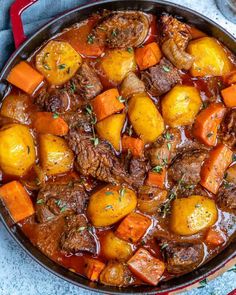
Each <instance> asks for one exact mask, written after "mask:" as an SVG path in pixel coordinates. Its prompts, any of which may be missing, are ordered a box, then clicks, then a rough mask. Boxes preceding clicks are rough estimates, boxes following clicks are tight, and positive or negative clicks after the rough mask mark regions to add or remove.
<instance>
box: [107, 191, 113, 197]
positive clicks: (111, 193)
mask: <svg viewBox="0 0 236 295" xmlns="http://www.w3.org/2000/svg"><path fill="white" fill-rule="evenodd" d="M105 195H106V196H110V195H114V193H113V192H105Z"/></svg>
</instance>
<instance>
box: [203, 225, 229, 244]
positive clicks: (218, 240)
mask: <svg viewBox="0 0 236 295" xmlns="http://www.w3.org/2000/svg"><path fill="white" fill-rule="evenodd" d="M206 242H207V244H210V245H214V246H219V245H221V244H223V243H224V242H225V239H224V237H223V233H222V232H219V231H218V230H216V229H214V228H210V229H209V230H208V232H207V235H206Z"/></svg>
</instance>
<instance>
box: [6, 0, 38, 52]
mask: <svg viewBox="0 0 236 295" xmlns="http://www.w3.org/2000/svg"><path fill="white" fill-rule="evenodd" d="M37 1H38V0H15V1H14V3H13V4H12V5H11V8H10V19H11V25H12V33H13V38H14V43H15V47H16V48H18V47H19V46H20V45H21V43H23V42H24V41H25V40H26V36H25V33H24V28H23V23H22V19H21V14H22V12H23V11H24V10H25V9H26V8H28V7H29V6H31V5H32V4H34V3H35V2H37Z"/></svg>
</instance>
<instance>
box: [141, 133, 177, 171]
mask: <svg viewBox="0 0 236 295" xmlns="http://www.w3.org/2000/svg"><path fill="white" fill-rule="evenodd" d="M180 142H181V134H180V131H179V130H178V129H175V128H170V129H168V130H167V132H166V133H165V134H163V136H161V137H159V138H158V139H157V141H156V142H155V143H154V144H152V145H151V146H150V148H149V149H147V151H146V156H147V157H148V158H149V160H150V163H151V166H153V167H154V166H165V165H167V164H169V163H170V162H171V161H172V159H173V158H174V157H175V156H176V153H177V147H178V144H180Z"/></svg>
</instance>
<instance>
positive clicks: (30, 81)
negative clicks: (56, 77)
mask: <svg viewBox="0 0 236 295" xmlns="http://www.w3.org/2000/svg"><path fill="white" fill-rule="evenodd" d="M43 79H44V77H43V76H42V75H41V74H39V72H37V71H36V70H35V69H33V68H32V67H31V66H30V65H29V64H28V63H26V62H24V61H21V62H20V63H18V64H17V65H16V66H14V68H12V69H11V71H10V73H9V75H8V76H7V81H8V82H10V83H11V84H13V85H15V86H16V87H18V88H20V89H21V90H23V91H25V92H26V93H28V94H32V93H33V92H34V90H35V89H36V88H37V87H38V86H39V84H40V83H41V82H42V81H43Z"/></svg>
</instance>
